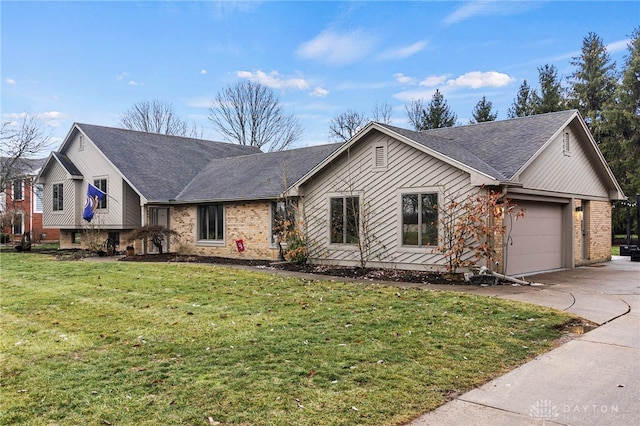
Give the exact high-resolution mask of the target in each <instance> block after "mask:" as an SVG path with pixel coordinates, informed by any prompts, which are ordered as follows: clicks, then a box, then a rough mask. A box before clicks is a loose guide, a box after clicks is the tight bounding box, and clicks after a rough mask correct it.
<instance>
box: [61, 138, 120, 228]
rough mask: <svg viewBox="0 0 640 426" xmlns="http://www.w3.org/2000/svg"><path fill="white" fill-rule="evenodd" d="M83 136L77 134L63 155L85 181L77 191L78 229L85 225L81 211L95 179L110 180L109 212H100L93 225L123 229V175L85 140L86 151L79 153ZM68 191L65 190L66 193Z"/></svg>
mask: <svg viewBox="0 0 640 426" xmlns="http://www.w3.org/2000/svg"><path fill="white" fill-rule="evenodd" d="M79 138H80V134H79V133H78V132H76V133H75V135H74V137H73V139H72V140H71V143H69V144H67V146H66V147H65V150H64V154H65V155H66V156H67V157H68V158H69V160H71V162H72V163H73V164H74V165H75V166H76V167H77V168H78V170H80V172H81V173H82V175H83V176H84V180H83V181H81V182H80V183H79V185H78V186H77V187H76V194H75V196H76V199H78V200H80V202H79V203H76V212H77V217H76V226H80V227H81V226H83V225H85V224H86V222H85V221H84V220H83V219H82V210H83V209H84V202H85V198H86V191H87V185H88V184H89V183H91V184H93V182H94V179H107V194H108V195H107V208H106V209H97V210H96V212H95V216H94V221H95V222H96V224H99V225H100V226H101V227H105V228H120V227H122V226H123V223H124V221H123V218H124V214H123V210H124V204H125V203H123V201H122V200H123V194H124V190H123V184H122V177H121V175H120V173H119V172H118V171H117V170H116V169H115V167H113V166H112V165H111V163H109V162H108V161H106V159H105V157H104V155H103V154H102V153H101V152H100V151H99V150H98V149H97V148H96V146H95V145H94V144H93V143H92V142H91V141H90V140H89V138H88V137H86V136H85V137H84V149H83V150H80V149H79ZM65 191H66V189H65Z"/></svg>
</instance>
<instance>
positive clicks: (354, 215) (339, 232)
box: [331, 197, 360, 244]
mask: <svg viewBox="0 0 640 426" xmlns="http://www.w3.org/2000/svg"><path fill="white" fill-rule="evenodd" d="M359 215H360V200H359V198H358V197H334V198H331V242H332V243H335V244H353V243H357V242H358V223H359Z"/></svg>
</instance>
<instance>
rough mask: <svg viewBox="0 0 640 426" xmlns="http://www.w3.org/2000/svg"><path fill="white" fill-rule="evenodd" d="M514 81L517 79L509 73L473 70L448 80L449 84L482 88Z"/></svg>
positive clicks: (499, 85) (501, 85) (500, 85)
mask: <svg viewBox="0 0 640 426" xmlns="http://www.w3.org/2000/svg"><path fill="white" fill-rule="evenodd" d="M513 81H515V79H514V78H513V77H510V76H509V75H508V74H504V73H500V72H496V71H489V72H480V71H472V72H468V73H466V74H463V75H461V76H460V77H458V78H456V79H452V80H448V81H447V85H449V86H454V87H469V88H471V89H480V88H481V87H504V86H506V85H508V84H509V83H512V82H513Z"/></svg>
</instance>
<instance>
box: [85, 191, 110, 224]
mask: <svg viewBox="0 0 640 426" xmlns="http://www.w3.org/2000/svg"><path fill="white" fill-rule="evenodd" d="M105 195H107V194H105V193H104V192H102V191H100V190H99V189H98V188H96V187H95V186H93V185H91V184H89V187H88V188H87V200H86V201H85V203H84V212H83V213H82V218H83V219H84V220H86V221H87V222H91V219H93V213H94V212H95V211H96V209H97V208H98V205H99V204H100V201H101V200H102V197H104V196H105Z"/></svg>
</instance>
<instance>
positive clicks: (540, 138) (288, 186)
mask: <svg viewBox="0 0 640 426" xmlns="http://www.w3.org/2000/svg"><path fill="white" fill-rule="evenodd" d="M38 182H41V183H43V184H44V224H45V226H55V227H59V228H61V237H60V243H61V247H63V248H69V247H86V246H87V245H89V244H90V241H88V238H92V237H90V235H93V236H95V235H98V238H99V239H106V238H107V237H109V238H111V239H114V240H118V241H119V242H120V247H121V248H122V246H123V245H124V244H127V243H126V241H127V239H128V234H129V233H130V232H131V231H132V230H133V229H134V228H136V227H138V226H140V225H143V224H157V225H162V226H165V227H168V228H170V229H172V230H174V231H176V232H177V233H178V235H179V237H178V238H176V239H171V240H167V241H165V242H164V244H163V246H164V248H165V249H166V250H168V251H174V252H183V253H193V254H199V255H213V256H225V257H236V258H244V259H264V260H276V259H278V244H276V242H277V239H276V235H275V231H274V226H275V224H274V220H275V218H276V217H277V216H278V215H279V214H281V213H282V209H283V204H284V203H283V199H285V198H286V199H287V200H294V201H295V202H296V203H297V206H298V210H297V211H298V218H297V222H298V224H299V225H302V226H303V231H304V235H305V238H306V240H307V242H308V244H309V249H310V254H311V261H313V262H318V263H327V264H338V265H357V264H358V263H359V254H358V248H357V244H354V243H355V242H357V241H360V240H359V238H361V236H362V238H363V239H364V238H365V237H364V235H365V234H364V232H363V231H364V227H365V226H368V227H371V228H372V230H373V231H374V233H375V238H373V239H372V240H371V241H370V242H369V244H370V246H369V247H368V248H367V250H369V251H370V252H369V254H368V256H370V258H369V259H368V260H369V262H368V266H374V267H391V268H404V269H439V270H441V269H442V268H443V265H444V258H443V256H442V255H441V254H439V253H437V252H436V251H435V250H434V248H435V247H434V245H435V244H436V242H437V241H438V240H439V239H441V238H442V236H441V231H442V229H441V224H440V222H439V221H438V210H437V207H436V206H442V205H443V201H444V200H445V198H451V197H453V198H463V197H465V196H466V194H469V193H474V192H478V191H483V190H484V189H482V188H491V189H492V190H494V191H498V192H500V193H501V194H502V195H503V196H504V197H507V198H510V199H513V200H515V201H516V202H517V203H518V205H520V206H522V207H524V208H526V209H527V214H526V215H525V218H524V219H523V220H519V221H516V222H514V223H512V222H511V221H509V220H504V223H505V226H506V227H507V233H506V235H505V237H504V239H502V238H497V239H496V240H495V241H494V246H495V249H496V250H497V251H498V254H499V257H498V265H497V269H498V270H500V271H503V272H506V273H508V274H525V273H531V272H536V271H542V270H550V269H560V268H572V267H574V266H577V265H581V264H587V263H592V262H596V261H604V260H608V259H610V233H611V219H610V218H611V202H612V201H613V200H619V199H624V194H623V193H622V191H621V189H620V186H619V185H618V183H617V182H616V180H615V178H614V177H613V175H612V173H611V170H610V169H609V167H608V166H607V164H606V161H605V160H604V158H603V156H602V154H601V153H600V151H599V150H598V147H597V146H596V144H595V142H594V140H593V138H592V137H591V135H590V133H589V131H588V130H587V128H586V125H585V123H584V121H583V119H582V118H581V117H580V114H579V113H578V112H577V111H563V112H557V113H550V114H541V115H536V116H531V117H524V118H518V119H513V120H504V121H497V122H490V123H481V124H475V125H469V126H457V127H451V128H446V129H435V130H430V131H424V132H414V131H410V130H406V129H400V128H397V127H394V126H389V125H383V124H379V123H370V124H369V125H368V126H366V127H365V128H364V129H363V130H362V131H360V132H359V133H358V134H357V135H355V136H354V137H353V138H352V139H351V140H349V141H348V142H346V143H344V144H329V145H320V146H314V147H307V148H299V149H294V150H289V151H282V152H271V153H263V152H261V151H260V150H258V149H257V148H254V147H247V146H241V145H234V144H227V143H221V142H213V141H206V140H199V139H192V138H184V137H175V136H166V135H159V134H149V133H142V132H136V131H130V130H123V129H115V128H109V127H102V126H94V125H88V124H74V125H73V127H72V128H71V130H70V132H69V134H68V135H67V137H66V138H65V140H64V142H63V144H62V146H61V148H60V149H59V151H58V152H54V153H52V154H51V156H50V157H49V158H48V159H47V161H46V162H45V165H44V166H43V168H42V170H41V172H40V174H39V176H38ZM88 183H91V184H93V185H95V186H97V187H99V188H100V189H102V190H103V191H105V192H106V193H107V197H106V198H105V199H104V201H103V203H102V204H101V205H100V206H99V207H98V209H97V211H96V215H95V217H94V221H93V222H92V223H91V224H87V223H86V222H84V221H83V220H82V209H83V205H84V199H85V194H86V191H87V185H88ZM504 219H508V217H505V218H504ZM369 236H371V235H369ZM240 243H242V244H240ZM135 248H136V251H137V252H139V253H141V252H153V251H154V250H155V249H154V247H152V246H151V245H148V244H144V242H141V241H138V242H136V244H135ZM469 255H470V254H467V256H469Z"/></svg>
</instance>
